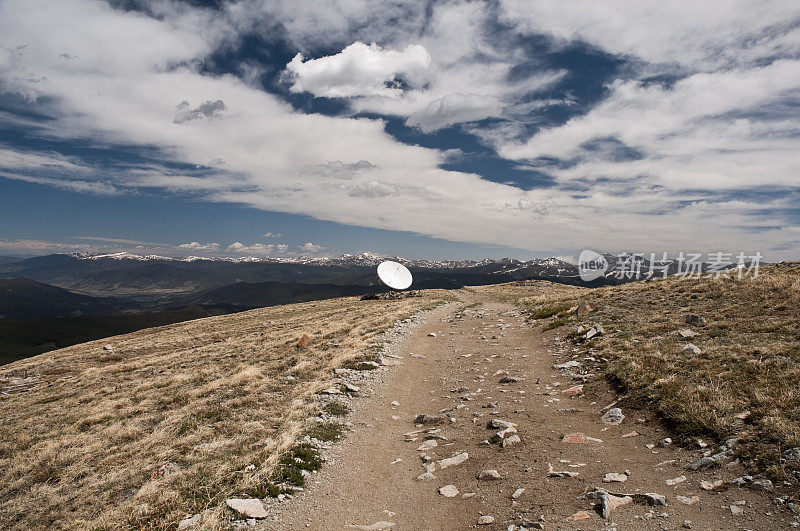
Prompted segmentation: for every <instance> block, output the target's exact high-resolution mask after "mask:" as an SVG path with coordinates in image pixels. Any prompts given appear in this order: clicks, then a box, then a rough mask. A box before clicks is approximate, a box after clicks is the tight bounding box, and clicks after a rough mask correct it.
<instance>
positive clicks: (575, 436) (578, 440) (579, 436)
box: [561, 433, 603, 444]
mask: <svg viewBox="0 0 800 531" xmlns="http://www.w3.org/2000/svg"><path fill="white" fill-rule="evenodd" d="M561 441H562V442H565V443H568V444H591V443H601V442H603V439H597V438H595V437H588V436H586V435H584V434H583V433H568V434H566V435H564V437H562V438H561Z"/></svg>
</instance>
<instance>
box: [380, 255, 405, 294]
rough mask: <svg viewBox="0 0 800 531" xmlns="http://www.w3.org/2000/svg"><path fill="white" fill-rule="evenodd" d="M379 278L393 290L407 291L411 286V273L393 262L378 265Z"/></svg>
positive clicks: (388, 261)
mask: <svg viewBox="0 0 800 531" xmlns="http://www.w3.org/2000/svg"><path fill="white" fill-rule="evenodd" d="M378 278H380V279H381V282H383V283H384V284H386V285H387V286H389V287H390V288H392V289H406V288H407V287H409V286H410V285H411V271H409V270H408V269H407V268H406V266H404V265H403V264H398V263H397V262H392V261H391V260H387V261H385V262H381V263H380V264H378Z"/></svg>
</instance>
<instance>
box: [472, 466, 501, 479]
mask: <svg viewBox="0 0 800 531" xmlns="http://www.w3.org/2000/svg"><path fill="white" fill-rule="evenodd" d="M478 479H479V480H481V481H498V480H501V479H503V476H501V475H500V472H498V471H497V470H495V469H493V468H490V469H488V470H483V471H481V473H480V474H478Z"/></svg>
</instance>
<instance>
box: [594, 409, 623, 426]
mask: <svg viewBox="0 0 800 531" xmlns="http://www.w3.org/2000/svg"><path fill="white" fill-rule="evenodd" d="M600 419H601V420H602V421H603V424H607V425H609V426H619V425H620V424H622V421H623V420H625V415H624V414H623V413H622V410H621V409H620V408H618V407H612V408H611V409H609V410H608V411H606V412H605V413H604V414H603V416H602V417H600Z"/></svg>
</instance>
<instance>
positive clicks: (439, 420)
mask: <svg viewBox="0 0 800 531" xmlns="http://www.w3.org/2000/svg"><path fill="white" fill-rule="evenodd" d="M447 422H450V419H449V418H447V415H428V414H425V413H423V414H422V415H417V416H416V417H415V418H414V424H426V425H431V424H433V425H437V424H445V423H447Z"/></svg>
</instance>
